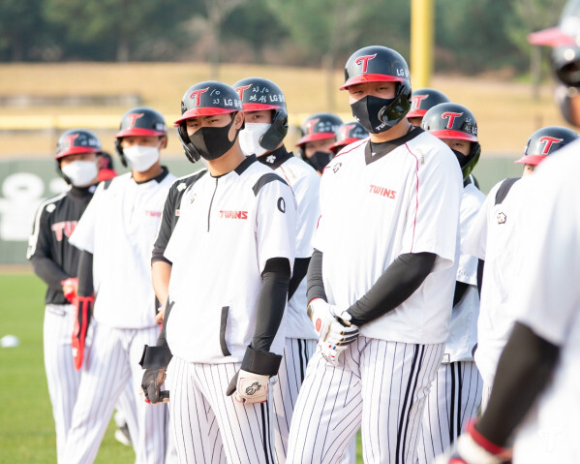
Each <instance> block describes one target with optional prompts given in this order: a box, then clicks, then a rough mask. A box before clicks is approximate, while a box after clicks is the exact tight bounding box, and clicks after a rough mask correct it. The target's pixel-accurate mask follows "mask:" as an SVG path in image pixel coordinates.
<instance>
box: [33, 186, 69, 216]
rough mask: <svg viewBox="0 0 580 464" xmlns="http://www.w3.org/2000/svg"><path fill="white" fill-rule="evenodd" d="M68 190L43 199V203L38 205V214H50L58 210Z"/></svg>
mask: <svg viewBox="0 0 580 464" xmlns="http://www.w3.org/2000/svg"><path fill="white" fill-rule="evenodd" d="M67 193H68V190H67V191H66V192H62V193H59V194H57V195H54V196H53V197H50V198H47V199H46V200H43V201H42V203H40V205H39V206H38V209H37V212H38V213H37V214H39V215H50V214H52V213H54V212H55V211H56V209H57V208H58V206H59V204H61V203H62V202H63V201H65V199H66V196H67Z"/></svg>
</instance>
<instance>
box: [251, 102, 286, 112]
mask: <svg viewBox="0 0 580 464" xmlns="http://www.w3.org/2000/svg"><path fill="white" fill-rule="evenodd" d="M279 108H280V107H279V106H275V105H268V104H266V103H242V109H243V110H244V112H249V111H265V110H274V111H275V110H277V109H279Z"/></svg>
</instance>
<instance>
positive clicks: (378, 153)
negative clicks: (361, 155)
mask: <svg viewBox="0 0 580 464" xmlns="http://www.w3.org/2000/svg"><path fill="white" fill-rule="evenodd" d="M423 132H424V131H423V129H421V128H420V127H412V128H411V130H410V131H409V132H407V133H406V134H405V135H403V136H402V137H399V138H398V139H394V140H389V141H388V142H383V143H372V142H371V141H370V140H369V142H368V143H367V145H366V147H365V162H366V164H367V166H368V165H369V164H371V163H374V162H375V161H377V160H379V159H381V158H382V157H383V156H386V155H388V154H389V153H391V152H392V151H393V150H394V149H396V148H398V147H400V146H401V145H404V144H406V143H407V142H408V141H409V140H412V139H414V138H415V137H417V136H418V135H420V134H422V133H423ZM373 153H374V155H373Z"/></svg>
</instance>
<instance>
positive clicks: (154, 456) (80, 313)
mask: <svg viewBox="0 0 580 464" xmlns="http://www.w3.org/2000/svg"><path fill="white" fill-rule="evenodd" d="M166 144H167V127H166V125H165V121H164V119H163V117H162V116H161V115H160V114H159V113H158V112H157V111H154V110H152V109H150V108H145V107H138V108H134V109H132V110H130V111H128V112H127V113H125V114H124V115H123V117H122V119H121V127H120V131H119V132H118V133H117V136H116V147H117V151H118V153H119V155H120V157H121V161H122V163H123V164H128V165H129V166H130V167H131V172H130V173H127V174H124V175H121V176H118V177H115V178H113V179H111V180H109V181H106V182H103V183H101V184H100V185H99V187H98V188H97V191H96V192H95V195H94V197H93V199H92V201H91V203H90V204H89V206H88V207H87V209H86V211H85V213H84V214H83V216H82V218H81V220H80V221H79V223H78V225H77V228H76V229H75V232H74V234H73V236H72V237H71V239H70V240H71V243H73V244H74V245H75V246H77V247H78V248H80V249H81V250H83V254H82V255H81V258H80V265H79V286H78V300H79V301H78V306H77V322H76V325H75V330H74V331H73V354H74V358H75V365H76V367H77V368H79V367H81V366H82V367H83V371H82V377H81V385H80V389H79V397H82V398H83V399H84V401H82V402H77V404H76V405H75V409H74V412H73V419H72V426H71V431H70V433H69V437H68V440H67V444H66V450H65V458H64V462H66V463H67V464H72V463H81V462H82V463H86V462H93V460H94V459H95V456H96V455H97V451H98V449H99V445H100V442H101V440H102V437H103V435H104V433H105V430H106V428H107V425H108V423H109V420H110V417H111V414H112V412H113V408H114V405H115V402H116V400H117V398H118V397H119V394H120V392H121V391H122V390H123V389H124V388H125V386H126V385H133V388H134V389H133V391H134V392H136V387H137V386H138V385H139V383H140V381H141V377H142V375H143V374H142V369H141V368H140V367H139V365H138V362H139V358H140V356H141V353H142V351H143V345H145V344H148V343H149V344H150V343H154V342H155V340H156V339H157V335H158V333H159V329H158V325H157V324H156V323H155V312H156V304H155V294H154V292H153V288H152V285H151V271H150V259H151V249H152V248H153V242H154V240H155V236H156V233H157V229H158V227H159V220H160V217H161V211H162V209H163V204H164V201H165V197H166V195H167V191H168V189H169V187H170V185H171V184H172V182H173V181H174V180H175V176H173V175H172V174H170V173H169V172H168V171H167V169H166V168H165V167H162V166H161V164H160V160H159V157H160V150H161V149H163V148H165V146H166ZM93 290H94V295H95V296H93ZM95 297H96V298H95ZM93 305H94V310H93ZM91 310H93V320H92V321H91ZM89 323H90V324H91V325H92V326H93V342H92V344H91V346H90V347H89V348H88V349H87V350H86V351H87V352H86V356H85V347H84V337H85V333H86V329H87V326H88V325H89ZM85 357H86V359H85ZM83 361H84V362H83ZM132 409H133V414H134V415H135V416H136V417H137V421H138V424H137V426H136V429H137V430H136V431H135V433H133V430H131V437H132V440H133V443H134V449H135V452H136V455H137V456H136V462H138V463H142V462H143V463H145V462H147V463H162V462H164V459H165V448H166V423H165V417H166V411H165V410H164V408H153V407H151V406H150V405H147V404H145V403H144V402H143V401H142V400H141V399H139V400H137V397H136V396H135V395H133V405H132ZM129 428H130V429H131V424H129Z"/></svg>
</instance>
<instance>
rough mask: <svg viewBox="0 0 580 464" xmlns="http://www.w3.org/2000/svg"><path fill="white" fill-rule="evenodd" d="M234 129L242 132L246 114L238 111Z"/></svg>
mask: <svg viewBox="0 0 580 464" xmlns="http://www.w3.org/2000/svg"><path fill="white" fill-rule="evenodd" d="M234 127H235V128H236V130H241V129H243V128H244V112H243V111H238V112H237V113H236V114H235V116H234Z"/></svg>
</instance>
